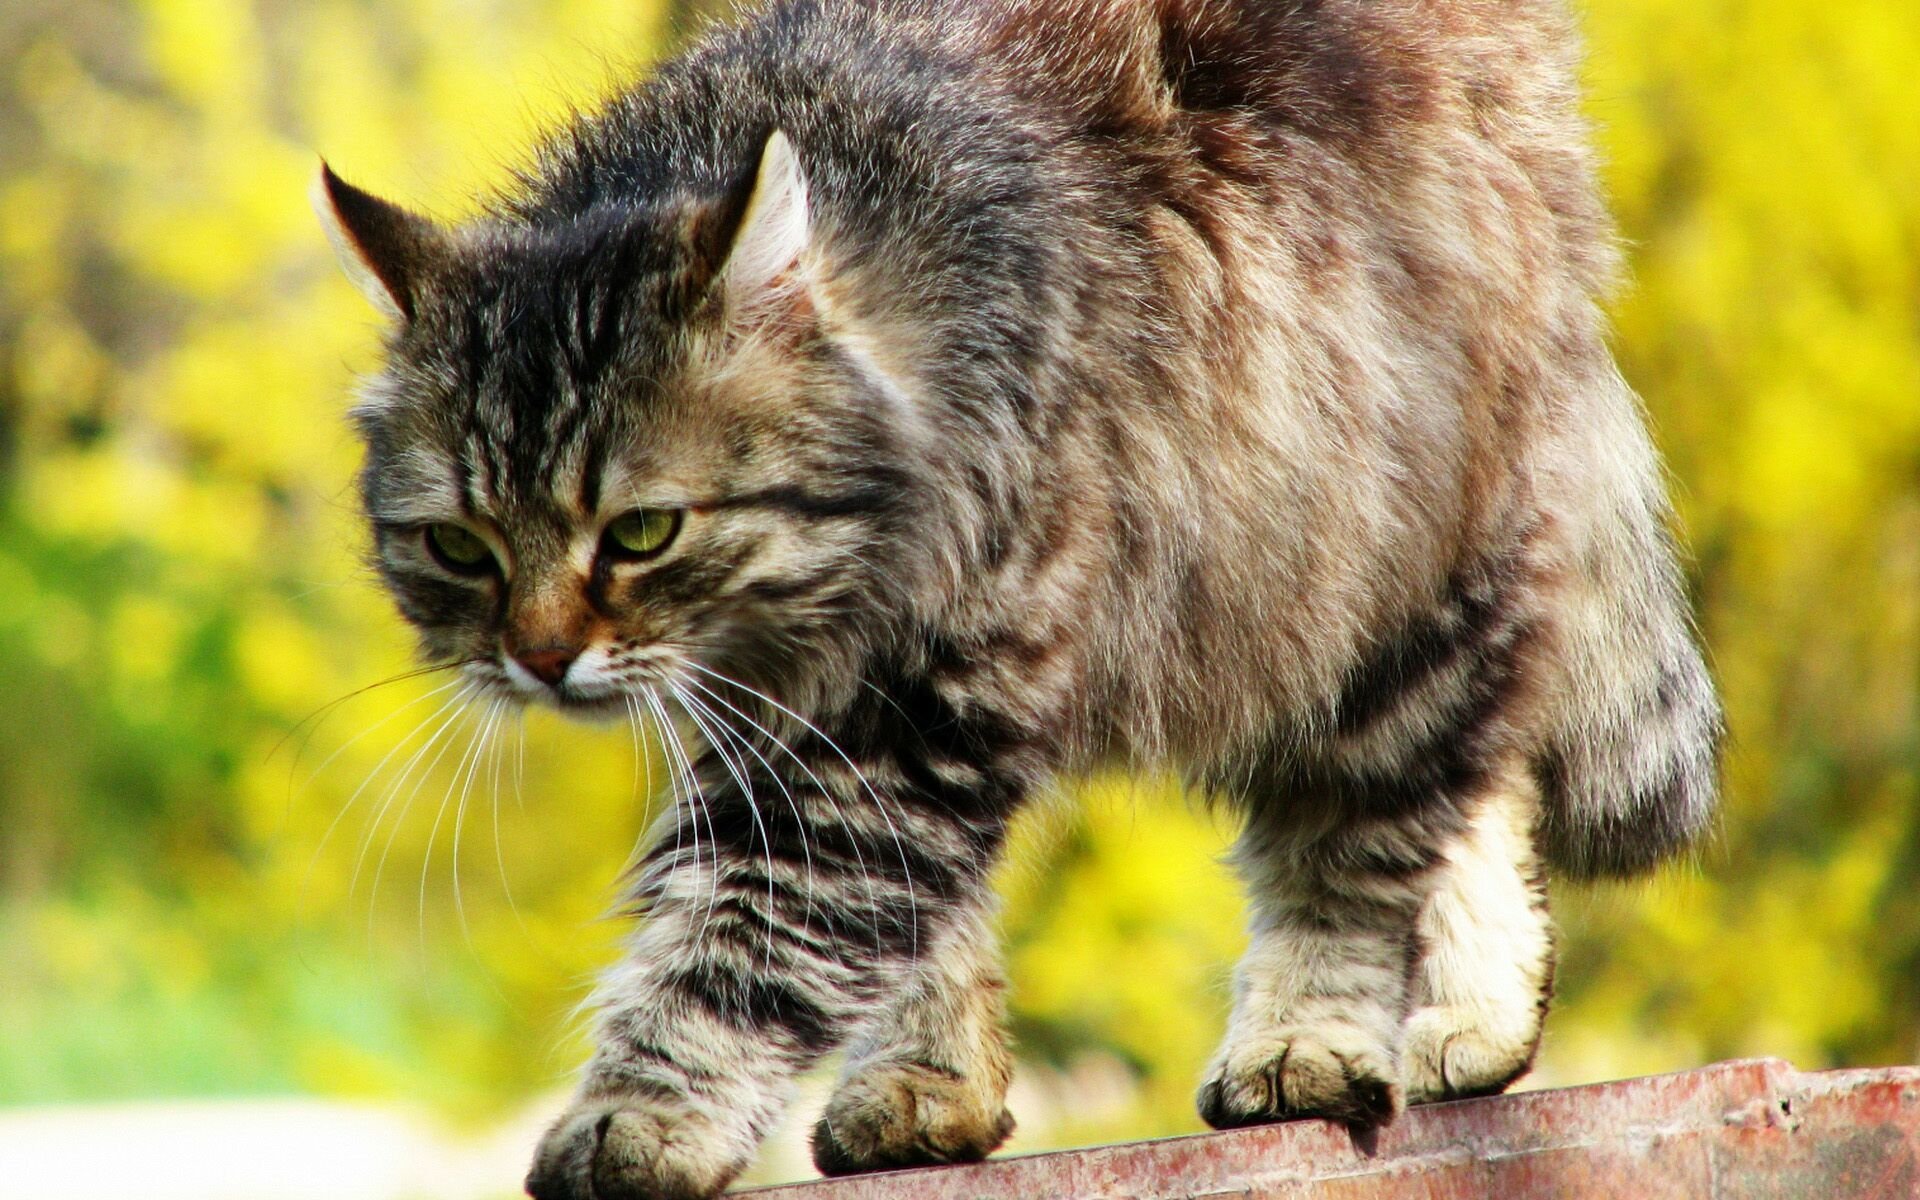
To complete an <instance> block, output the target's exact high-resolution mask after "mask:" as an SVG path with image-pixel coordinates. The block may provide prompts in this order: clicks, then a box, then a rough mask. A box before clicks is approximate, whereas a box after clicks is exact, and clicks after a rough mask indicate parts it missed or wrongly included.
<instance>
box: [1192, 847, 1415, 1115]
mask: <svg viewBox="0 0 1920 1200" xmlns="http://www.w3.org/2000/svg"><path fill="white" fill-rule="evenodd" d="M1435 842H1436V837H1435V834H1434V831H1432V830H1431V829H1429V828H1427V827H1426V825H1425V824H1424V823H1422V822H1420V821H1418V820H1409V819H1375V820H1371V821H1366V822H1348V823H1346V824H1345V825H1344V827H1343V828H1341V829H1340V830H1339V831H1338V832H1337V833H1336V834H1329V835H1327V836H1325V837H1322V838H1319V839H1316V840H1315V841H1313V842H1311V843H1308V844H1302V843H1301V842H1300V841H1298V840H1296V839H1293V838H1289V837H1284V836H1278V835H1275V834H1273V833H1272V832H1270V831H1269V830H1267V829H1266V828H1264V827H1263V825H1262V823H1261V822H1259V821H1257V820H1256V821H1254V822H1252V823H1251V824H1250V825H1249V828H1248V831H1247V833H1246V834H1245V835H1244V836H1243V837H1242V839H1241V842H1240V845H1239V847H1238V848H1237V850H1236V852H1235V858H1236V860H1237V862H1238V865H1239V866H1240V868H1241V873H1242V874H1243V876H1245V877H1246V879H1247V883H1248V886H1249V889H1250V891H1251V893H1252V910H1253V929H1252V944H1251V945H1250V946H1249V947H1248V949H1247V953H1246V955H1245V957H1244V958H1242V959H1241V961H1240V965H1239V968H1238V970H1237V971H1236V972H1235V979H1234V1005H1233V1015H1232V1016H1231V1018H1230V1019H1229V1021H1228V1026H1227V1036H1226V1039H1225V1041H1224V1042H1223V1043H1222V1045H1221V1047H1220V1050H1219V1052H1218V1053H1217V1054H1216V1055H1215V1057H1214V1061H1213V1063H1212V1065H1211V1067H1210V1068H1209V1070H1208V1073H1207V1082H1206V1083H1205V1084H1204V1085H1202V1087H1201V1089H1200V1095H1199V1107H1200V1115H1201V1116H1202V1117H1203V1118H1204V1119H1205V1120H1206V1122H1207V1123H1208V1124H1209V1125H1212V1126H1214V1127H1215V1128H1216V1129H1225V1128H1231V1127H1233V1126H1238V1125H1251V1124H1258V1123H1261V1122H1265V1121H1279V1120H1286V1119H1290V1118H1293V1117H1306V1116H1320V1117H1329V1118H1333V1119H1335V1120H1341V1121H1347V1122H1349V1123H1352V1124H1355V1125H1367V1126H1371V1125H1379V1124H1383V1123H1385V1122H1387V1121H1390V1120H1392V1119H1393V1117H1394V1116H1395V1115H1396V1114H1397V1113H1398V1112H1399V1111H1400V1109H1401V1107H1402V1105H1403V1103H1404V1094H1403V1091H1402V1085H1401V1081H1400V1043H1401V1036H1402V1031H1403V1028H1404V1026H1405V1023H1406V1019H1407V1014H1408V1011H1409V1009H1410V1008H1411V1006H1412V994H1411V987H1410V984H1411V982H1412V979H1411V976H1412V971H1413V968H1414V965H1415V963H1416V962H1417V954H1418V941H1419V938H1418V932H1417V926H1418V921H1419V916H1420V912H1421V909H1422V907H1423V906H1424V904H1425V902H1426V899H1427V896H1428V894H1429V893H1430V891H1431V890H1432V884H1433V880H1434V870H1433V867H1434V864H1435V862H1436V861H1437V846H1436V845H1435Z"/></svg>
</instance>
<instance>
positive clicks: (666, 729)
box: [647, 691, 720, 941]
mask: <svg viewBox="0 0 1920 1200" xmlns="http://www.w3.org/2000/svg"><path fill="white" fill-rule="evenodd" d="M647 706H648V707H649V708H650V709H652V710H653V719H654V722H655V723H656V725H657V726H658V727H659V729H660V733H661V739H660V744H661V746H662V747H663V748H664V749H665V750H666V751H667V758H668V761H669V763H677V764H678V770H679V772H680V779H681V783H682V784H683V786H685V788H686V804H687V812H688V815H689V816H690V817H691V818H692V819H693V820H694V821H696V822H697V821H698V820H699V819H700V818H701V817H705V818H706V821H707V853H708V855H709V857H710V858H711V860H712V869H711V870H710V872H709V874H708V876H707V911H706V913H705V915H704V916H702V917H701V919H700V933H699V935H698V938H697V940H700V941H704V940H705V939H706V936H707V927H708V926H709V925H710V924H711V923H712V921H713V910H714V906H715V905H717V904H718V903H719V902H720V836H719V833H718V831H717V830H715V829H714V826H713V814H712V813H710V812H708V811H707V796H706V792H705V791H704V790H702V789H701V787H700V785H699V781H698V780H697V779H696V778H695V776H694V770H693V764H692V763H690V762H689V761H688V760H687V752H686V748H685V747H684V746H682V745H681V744H680V739H679V738H678V737H676V736H675V735H674V732H673V723H672V721H671V720H670V719H669V718H668V716H667V710H666V706H665V705H664V704H662V703H661V701H660V697H659V696H658V695H656V694H654V693H653V692H652V691H648V692H647ZM696 836H697V826H696ZM693 865H694V870H695V872H696V875H695V877H694V882H695V886H696V888H697V887H698V884H699V876H698V874H697V872H698V871H699V869H700V852H699V846H698V844H696V845H695V847H694V858H693Z"/></svg>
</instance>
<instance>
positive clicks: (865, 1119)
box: [813, 1067, 1013, 1175]
mask: <svg viewBox="0 0 1920 1200" xmlns="http://www.w3.org/2000/svg"><path fill="white" fill-rule="evenodd" d="M1012 1132H1013V1114H1011V1113H1009V1112H1008V1111H1007V1110H1006V1109H1005V1108H1004V1107H1002V1106H1001V1103H1000V1096H999V1094H998V1092H997V1091H996V1092H993V1093H991V1094H989V1093H988V1092H987V1091H986V1090H985V1089H982V1088H980V1087H978V1086H976V1085H974V1084H972V1083H971V1082H970V1081H968V1080H966V1079H964V1078H955V1077H953V1076H949V1075H944V1074H941V1073H939V1072H935V1071H932V1070H928V1069H925V1068H914V1067H897V1068H896V1067H890V1068H884V1069H879V1070H874V1071H870V1072H867V1073H863V1074H861V1075H859V1076H856V1077H855V1078H853V1079H850V1080H848V1081H847V1082H846V1083H844V1084H842V1085H841V1087H840V1089H839V1090H838V1091H837V1092H835V1093H834V1096H833V1099H832V1100H831V1101H829V1102H828V1104H827V1111H826V1113H825V1114H824V1115H822V1116H821V1118H820V1121H819V1123H818V1124H816V1125H815V1126H814V1129H813V1161H814V1165H815V1166H817V1167H819V1168H820V1171H821V1173H822V1174H826V1175H848V1174H853V1173H855V1172H859V1171H878V1170H887V1169H890V1168H896V1167H910V1166H926V1165H931V1164H935V1163H956V1162H977V1161H979V1160H980V1159H983V1158H985V1157H986V1156H987V1155H989V1154H991V1153H993V1151H995V1150H996V1149H998V1148H999V1147H1000V1145H1001V1143H1003V1142H1005V1141H1006V1140H1007V1135H1008V1134H1010V1133H1012Z"/></svg>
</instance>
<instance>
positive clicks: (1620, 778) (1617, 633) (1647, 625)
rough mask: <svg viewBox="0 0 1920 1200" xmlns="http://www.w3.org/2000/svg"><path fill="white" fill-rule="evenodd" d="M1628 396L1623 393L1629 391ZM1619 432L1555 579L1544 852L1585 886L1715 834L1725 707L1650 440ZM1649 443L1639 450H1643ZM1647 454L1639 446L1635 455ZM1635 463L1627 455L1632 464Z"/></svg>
mask: <svg viewBox="0 0 1920 1200" xmlns="http://www.w3.org/2000/svg"><path fill="white" fill-rule="evenodd" d="M1623 390H1624V389H1623ZM1633 425H1634V427H1633V429H1632V431H1631V433H1629V432H1627V431H1626V430H1623V429H1621V428H1620V427H1619V426H1615V428H1614V430H1613V431H1612V433H1613V435H1614V437H1615V438H1619V437H1621V436H1623V435H1624V437H1625V438H1626V439H1627V444H1626V445H1624V446H1623V445H1621V444H1620V442H1619V441H1615V442H1614V444H1613V445H1612V446H1610V447H1608V449H1610V450H1611V454H1610V455H1608V457H1609V458H1610V459H1611V460H1612V461H1611V463H1610V464H1609V465H1611V466H1613V467H1614V468H1615V469H1616V471H1617V475H1616V477H1615V478H1614V479H1613V480H1612V481H1611V482H1612V483H1614V484H1615V485H1616V487H1614V488H1611V489H1608V492H1609V495H1608V499H1607V501H1606V502H1605V503H1603V504H1600V505H1597V506H1595V508H1594V509H1593V510H1592V511H1588V512H1580V513H1571V514H1568V516H1569V517H1570V520H1569V521H1568V522H1567V523H1566V526H1565V527H1564V528H1563V529H1562V533H1563V534H1565V535H1567V536H1566V539H1565V542H1564V544H1563V545H1562V546H1561V547H1560V550H1561V553H1562V554H1563V555H1564V557H1562V558H1561V559H1560V561H1559V562H1558V563H1556V564H1554V569H1553V570H1552V571H1551V572H1550V573H1549V576H1550V578H1551V579H1552V584H1551V585H1550V586H1552V587H1553V588H1554V590H1556V591H1558V592H1559V593H1560V594H1559V595H1558V596H1556V597H1555V602H1554V603H1552V604H1551V605H1549V608H1548V611H1549V612H1550V613H1551V614H1552V615H1551V617H1550V619H1549V625H1550V629H1549V631H1548V632H1549V638H1550V640H1551V642H1552V643H1553V649H1554V657H1555V658H1556V659H1557V664H1558V666H1559V667H1560V668H1561V669H1562V670H1564V672H1565V674H1564V675H1563V676H1562V682H1563V686H1562V687H1561V688H1559V689H1556V695H1555V696H1554V698H1553V701H1552V702H1551V707H1550V709H1549V712H1548V714H1547V718H1548V719H1547V728H1546V730H1545V732H1546V741H1545V745H1544V748H1543V750H1542V752H1541V754H1540V756H1539V757H1538V758H1537V759H1536V760H1535V763H1534V767H1535V770H1536V772H1537V774H1538V776H1539V782H1540V786H1541V792H1542V797H1543V813H1542V830H1541V832H1542V843H1543V845H1542V848H1543V849H1544V851H1545V853H1546V855H1547V858H1548V860H1549V861H1550V862H1551V863H1553V864H1554V865H1555V866H1556V867H1558V868H1559V869H1560V870H1562V871H1563V872H1566V873H1569V874H1572V875H1576V876H1586V877H1594V876H1612V875H1628V874H1633V873H1636V872H1639V871H1644V870H1646V869H1648V868H1650V867H1652V866H1654V865H1655V864H1657V863H1659V862H1660V861H1661V860H1663V859H1665V858H1668V857H1670V856H1672V855H1673V854H1675V853H1677V852H1679V851H1680V850H1682V849H1684V848H1685V847H1686V846H1687V845H1688V844H1689V843H1691V842H1692V841H1694V839H1696V838H1697V837H1699V836H1700V834H1701V833H1703V832H1704V831H1705V830H1706V829H1707V828H1708V827H1709V826H1710V825H1711V824H1712V822H1713V816H1714V809H1715V801H1716V797H1717V793H1718V790H1719V786H1718V785H1719V750H1720V741H1721V737H1722V733H1723V726H1722V720H1721V713H1720V703H1719V700H1718V698H1717V697H1716V695H1715V693H1714V686H1713V681H1712V679H1711V678H1710V677H1709V675H1708V673H1707V668H1706V664H1705V662H1704V661H1702V659H1701V655H1700V649H1699V646H1698V645H1697V644H1696V643H1695V640H1694V636H1693V628H1692V621H1691V619H1690V616H1689V611H1688V606H1687V603H1686V598H1685V594H1684V592H1683V589H1682V588H1681V585H1680V577H1679V570H1678V568H1677V566H1676V563H1675V554H1674V548H1673V544H1672V539H1671V537H1670V536H1669V535H1668V533H1667V516H1668V510H1667V504H1666V498H1665V494H1664V488H1663V486H1662V481H1661V480H1660V479H1659V477H1658V474H1657V470H1656V468H1655V466H1654V460H1653V456H1652V451H1651V448H1650V447H1646V448H1645V453H1644V454H1635V453H1633V451H1634V450H1637V449H1639V448H1640V447H1643V446H1645V442H1644V439H1645V434H1644V433H1643V432H1642V431H1641V430H1640V429H1639V428H1638V422H1637V421H1635V422H1634V423H1633ZM1635 435H1637V436H1635ZM1635 443H1638V445H1636V444H1635ZM1623 451H1624V453H1623Z"/></svg>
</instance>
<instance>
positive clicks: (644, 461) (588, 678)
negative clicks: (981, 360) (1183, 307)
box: [314, 132, 916, 713]
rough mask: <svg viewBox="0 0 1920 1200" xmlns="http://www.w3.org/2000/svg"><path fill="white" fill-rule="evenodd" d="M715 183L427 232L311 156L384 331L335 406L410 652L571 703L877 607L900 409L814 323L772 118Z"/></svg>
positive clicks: (851, 350) (904, 492)
mask: <svg viewBox="0 0 1920 1200" xmlns="http://www.w3.org/2000/svg"><path fill="white" fill-rule="evenodd" d="M747 167H748V168H749V169H747V170H745V171H744V172H743V176H742V178H741V180H740V182H739V186H738V187H736V188H734V189H732V190H731V191H729V192H726V193H723V194H718V195H703V196H681V197H674V198H671V199H669V200H665V201H660V202H656V203H651V204H649V205H645V206H616V205H601V206H598V207H594V208H591V209H589V210H588V211H586V212H585V213H584V214H582V215H579V216H577V217H574V218H572V219H569V220H566V221H564V222H553V221H545V222H538V223H536V222H532V221H527V220H516V219H512V218H499V219H489V220H484V221H480V222H476V223H474V224H471V225H468V226H464V227H460V228H447V227H443V226H441V225H438V224H435V223H433V222H430V221H428V220H426V219H424V218H421V217H419V216H416V215H414V214H412V213H410V212H408V211H406V210H404V209H402V208H400V207H397V206H395V205H392V204H390V203H388V202H386V201H383V200H380V199H377V198H376V197H374V196H371V195H369V194H367V193H365V192H362V191H360V190H358V189H356V188H354V187H352V186H351V185H349V184H347V183H345V182H343V181H342V180H340V179H339V178H338V177H337V176H335V175H333V174H332V172H331V171H329V170H327V169H326V168H325V167H324V166H322V168H321V173H320V176H319V179H318V180H317V182H316V185H315V188H314V199H315V207H316V208H317V209H318V211H319V213H320V215H321V218H322V221H323V223H324V224H325V226H326V228H327V232H328V234H329V237H330V239H331V240H332V241H333V243H334V245H335V248H336V249H337V250H338V251H339V254H340V257H341V260H342V262H343V263H344V265H345V267H346V269H347V273H348V274H349V275H350V276H351V277H352V278H353V279H354V281H355V282H356V283H357V284H358V285H359V287H360V289H361V290H362V291H363V292H364V293H365V294H366V295H367V296H368V298H369V299H370V300H372V302H373V303H374V304H375V305H376V306H377V307H378V308H380V309H381V311H382V312H384V313H385V314H386V315H387V316H388V318H389V319H390V320H391V321H392V334H391V337H390V339H389V342H388V348H387V361H386V365H385V367H384V369H383V370H382V371H381V372H380V373H379V374H378V375H376V376H375V377H374V378H372V379H371V380H370V381H368V383H367V385H366V387H365V389H364V394H363V397H362V402H361V404H360V406H359V407H358V408H357V409H356V411H355V419H356V422H357V424H358V426H359V429H360V431H361V433H362V435H363V437H364V439H365V441H366V446H367V458H366V465H365V468H364V470H363V473H362V478H361V485H362V494H363V497H364V502H365V508H366V513H367V517H368V519H369V521H370V523H371V526H372V534H373V557H374V562H375V565H376V566H377V568H378V570H379V573H380V575H381V576H382V577H383V578H384V579H385V581H386V583H387V586H388V587H389V588H390V589H391V591H392V593H393V595H394V597H395V599H396V600H397V602H398V604H399V607H400V610H401V612H402V613H404V614H405V615H406V617H407V619H408V620H409V621H411V622H412V623H413V625H414V626H415V627H416V628H417V629H418V631H419V633H420V636H421V641H422V644H423V646H424V648H425V652H426V653H427V655H428V656H429V657H430V658H432V659H434V660H436V661H443V662H451V661H460V662H463V663H464V664H465V669H466V670H467V671H468V672H469V673H470V674H471V675H472V676H473V677H474V678H475V679H476V680H478V681H479V682H480V683H481V684H482V685H483V686H485V687H487V688H489V689H490V690H492V691H493V692H494V693H495V694H497V695H511V696H515V697H518V698H521V699H524V700H531V701H540V702H546V703H551V704H553V705H555V706H557V707H560V708H562V709H566V710H569V711H574V712H579V713H593V712H596V711H598V712H609V713H617V712H624V711H626V706H627V704H628V699H627V698H628V697H629V696H630V695H637V696H640V697H644V696H645V695H646V694H647V691H648V690H649V689H652V690H654V691H655V692H656V693H657V692H658V690H659V689H661V688H663V687H667V686H669V685H672V684H674V683H675V682H677V683H678V684H679V686H682V687H691V686H694V685H693V684H692V683H690V682H689V681H690V680H697V681H701V682H709V680H708V678H707V677H705V676H703V675H702V674H701V672H703V671H718V672H721V673H723V674H725V675H728V676H730V677H734V678H741V679H744V680H748V681H752V680H755V679H757V680H759V681H760V683H761V685H762V686H764V685H766V684H770V683H771V684H774V685H775V686H782V687H783V688H786V687H787V686H788V685H791V684H792V683H793V682H795V681H792V680H786V681H784V683H783V680H782V677H783V675H790V674H792V673H794V672H803V671H805V670H807V669H808V668H809V667H810V666H812V667H816V668H818V667H820V666H824V665H825V661H826V660H828V659H831V658H832V657H833V656H834V655H835V654H840V655H845V654H848V653H850V652H852V644H853V643H855V642H858V641H859V640H860V639H861V638H863V637H870V636H872V635H873V634H874V633H875V632H877V631H878V629H879V628H880V627H882V626H884V625H885V623H886V621H887V620H888V619H889V616H888V609H889V605H890V604H891V603H893V602H894V601H892V600H890V599H889V597H890V596H892V595H894V594H895V593H896V592H897V585H898V583H899V576H900V572H902V571H904V570H905V569H906V563H905V561H904V559H903V558H902V555H901V554H900V552H899V548H898V542H899V539H900V538H901V536H902V532H901V531H902V530H903V529H905V528H907V527H909V525H910V523H911V522H910V514H911V512H912V510H913V507H914V505H915V504H916V498H915V493H916V487H915V484H914V481H913V478H912V476H913V467H912V463H913V458H914V448H913V446H911V445H910V444H909V443H908V441H907V440H905V438H906V435H905V434H904V433H903V430H910V429H911V428H912V425H913V422H912V421H911V420H908V419H904V418H903V414H902V412H901V410H900V406H901V398H900V396H899V395H898V389H897V388H896V387H894V386H893V385H892V384H891V383H890V382H889V380H888V379H887V378H886V376H885V375H884V373H883V372H881V371H880V370H879V369H878V368H877V367H876V366H875V364H874V362H873V359H872V355H871V353H870V350H869V349H866V348H863V347H862V346H861V345H860V344H859V343H858V340H857V339H855V338H850V337H848V336H845V331H844V330H843V331H840V333H839V334H836V333H835V332H834V331H833V329H832V328H831V326H832V324H833V322H832V321H831V320H830V319H829V317H828V315H827V314H826V312H825V308H826V302H825V296H826V295H827V293H828V291H829V290H830V289H829V288H828V287H827V286H826V281H825V279H824V271H825V268H824V266H823V262H824V260H825V256H824V254H823V253H822V252H821V250H820V247H819V245H818V244H817V243H818V242H819V240H820V239H819V238H818V236H817V233H816V230H815V228H814V224H815V222H814V219H813V216H812V214H811V213H810V205H809V196H808V187H807V182H806V179H805V177H804V174H803V171H802V167H801V164H800V163H799V161H798V158H797V156H796V155H795V153H794V151H793V148H792V147H791V145H790V144H789V143H788V141H787V139H786V138H785V137H784V136H782V135H781V134H780V133H778V132H776V133H774V134H773V135H772V136H771V137H770V138H769V139H768V140H767V142H766V143H765V147H764V150H763V152H762V153H761V155H760V159H759V162H758V165H757V167H755V166H754V165H753V164H751V163H749V164H747Z"/></svg>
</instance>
